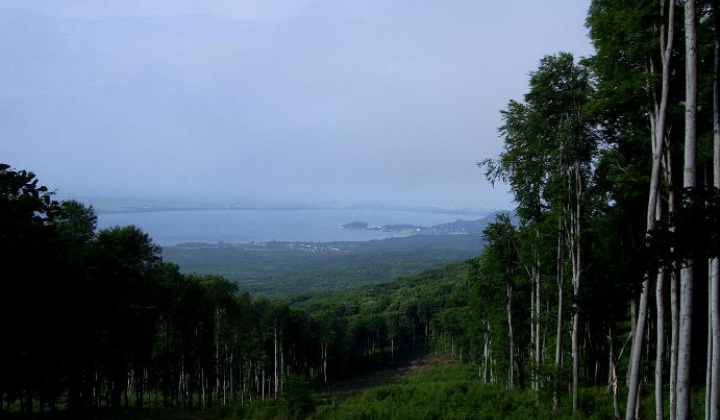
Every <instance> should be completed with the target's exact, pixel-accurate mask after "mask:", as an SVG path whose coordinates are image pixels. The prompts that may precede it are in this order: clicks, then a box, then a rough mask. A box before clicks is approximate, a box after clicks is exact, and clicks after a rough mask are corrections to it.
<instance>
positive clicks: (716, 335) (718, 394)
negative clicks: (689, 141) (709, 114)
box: [708, 0, 720, 419]
mask: <svg viewBox="0 0 720 420" xmlns="http://www.w3.org/2000/svg"><path fill="white" fill-rule="evenodd" d="M713 25H714V27H715V62H714V75H713V139H714V140H713V157H714V160H713V162H714V165H713V186H714V187H715V188H720V1H718V0H714V1H713ZM718 276H720V260H718V258H717V257H714V258H712V259H711V260H710V287H709V290H710V309H709V311H710V324H711V328H710V334H711V336H710V337H709V340H711V341H712V353H711V354H710V359H711V363H710V372H709V374H710V375H711V379H710V387H709V388H708V390H709V391H708V393H709V394H710V413H709V414H710V418H711V419H718V418H720V295H719V294H718V293H719V292H720V283H719V279H718Z"/></svg>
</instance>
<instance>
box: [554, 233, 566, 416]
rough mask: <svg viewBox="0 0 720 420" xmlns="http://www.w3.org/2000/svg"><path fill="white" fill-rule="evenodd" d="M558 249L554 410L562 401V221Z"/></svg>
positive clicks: (563, 258)
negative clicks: (560, 389) (559, 391)
mask: <svg viewBox="0 0 720 420" xmlns="http://www.w3.org/2000/svg"><path fill="white" fill-rule="evenodd" d="M558 224H559V226H558V249H557V260H556V265H557V279H556V282H557V288H558V307H557V327H556V328H557V329H556V335H557V338H556V343H555V376H556V377H555V381H554V383H555V385H554V390H553V408H558V407H559V405H560V401H559V399H558V385H559V384H558V381H559V380H560V366H561V364H562V311H563V277H564V276H565V274H564V270H563V266H564V264H565V262H564V261H565V257H564V253H563V234H562V232H563V228H562V219H561V220H560V221H559V222H558Z"/></svg>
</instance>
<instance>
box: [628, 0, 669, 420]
mask: <svg viewBox="0 0 720 420" xmlns="http://www.w3.org/2000/svg"><path fill="white" fill-rule="evenodd" d="M665 5H666V2H665V0H661V1H660V14H661V19H662V21H663V22H662V24H661V28H660V56H661V62H662V85H661V92H660V100H659V103H658V101H657V99H655V107H654V108H655V109H654V113H653V116H652V118H651V128H652V172H651V177H650V192H649V197H648V206H647V218H646V232H650V231H651V230H652V228H653V227H654V225H655V220H656V209H657V205H658V195H659V193H660V167H661V162H662V156H663V143H664V139H665V134H666V133H665V130H666V122H665V121H666V115H667V102H668V93H669V90H670V57H671V53H672V44H673V26H674V16H675V9H674V5H675V2H674V1H672V0H671V1H669V2H668V3H667V5H668V12H667V15H666V14H665ZM666 16H667V21H668V23H667V25H666V24H665V17H666ZM650 73H651V76H652V74H654V70H653V68H652V66H651V67H650ZM650 88H651V89H652V87H650ZM649 293H650V273H646V275H645V279H644V281H643V284H642V291H641V294H640V302H639V308H638V319H637V325H636V328H635V330H634V332H633V334H634V336H633V346H632V355H631V362H630V369H629V373H628V400H627V408H626V411H625V419H626V420H632V419H634V418H635V416H636V412H637V400H638V391H639V385H640V375H639V371H640V357H641V350H642V349H641V348H642V342H643V336H644V334H645V322H646V319H647V306H648V299H649V296H648V295H649ZM656 403H657V401H656Z"/></svg>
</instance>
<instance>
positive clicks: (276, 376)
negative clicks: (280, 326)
mask: <svg viewBox="0 0 720 420" xmlns="http://www.w3.org/2000/svg"><path fill="white" fill-rule="evenodd" d="M273 345H274V347H275V363H274V366H273V368H274V369H275V371H274V375H273V376H274V379H275V384H274V385H275V389H274V396H275V398H277V396H278V387H279V385H280V381H279V380H278V337H277V321H276V323H275V329H274V330H273Z"/></svg>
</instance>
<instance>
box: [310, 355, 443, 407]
mask: <svg viewBox="0 0 720 420" xmlns="http://www.w3.org/2000/svg"><path fill="white" fill-rule="evenodd" d="M443 361H446V360H445V359H442V358H440V357H437V356H423V357H419V358H417V359H414V360H412V361H410V363H408V364H406V365H403V366H399V367H398V368H397V369H388V370H382V371H378V372H372V373H368V374H365V375H360V376H357V377H355V378H352V379H348V380H346V381H340V382H335V383H333V384H332V387H331V389H330V390H328V391H325V392H322V393H320V394H319V395H318V396H319V400H320V401H321V403H322V404H329V405H335V404H338V403H340V402H342V401H344V400H346V399H347V398H349V397H352V396H354V395H356V394H359V393H360V392H363V391H365V390H368V389H370V388H375V387H379V386H383V385H387V384H393V383H398V382H402V381H403V379H405V377H406V376H407V375H408V374H411V373H413V372H417V371H418V370H420V369H423V368H424V367H425V366H427V365H432V364H437V363H441V362H443Z"/></svg>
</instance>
